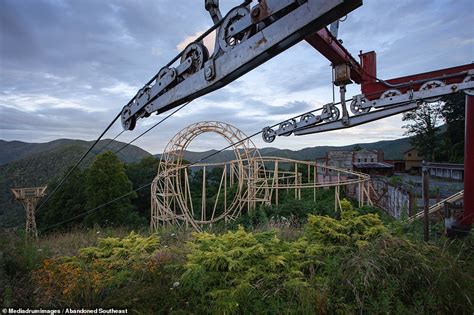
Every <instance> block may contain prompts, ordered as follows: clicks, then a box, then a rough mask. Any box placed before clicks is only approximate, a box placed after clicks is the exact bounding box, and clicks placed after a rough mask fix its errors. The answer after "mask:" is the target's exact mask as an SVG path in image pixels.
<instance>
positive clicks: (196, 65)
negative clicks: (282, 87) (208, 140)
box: [121, 0, 362, 130]
mask: <svg viewBox="0 0 474 315" xmlns="http://www.w3.org/2000/svg"><path fill="white" fill-rule="evenodd" d="M253 3H254V1H252V0H246V1H244V3H243V4H241V5H240V6H237V7H235V8H233V9H231V10H230V11H229V12H228V13H227V14H226V15H225V17H224V18H222V15H221V13H220V10H219V1H218V0H206V1H205V8H206V10H207V11H208V12H209V14H210V16H211V19H212V20H213V23H214V25H213V26H212V27H211V28H210V29H209V30H208V31H206V32H205V33H204V34H203V35H202V36H200V37H199V38H198V39H196V41H194V42H193V43H191V44H189V45H188V46H187V47H186V48H185V49H184V51H182V52H181V53H180V54H179V55H178V56H176V57H175V58H174V59H173V60H171V61H170V62H169V63H168V64H167V65H166V66H165V67H163V68H162V69H161V70H160V71H159V72H158V73H157V74H156V75H155V76H153V78H152V79H151V80H149V81H148V82H147V84H145V86H144V87H143V88H142V89H140V90H139V91H138V93H137V94H136V95H135V96H134V97H133V98H132V100H130V102H128V104H127V105H125V106H124V108H123V109H122V114H121V121H122V126H123V128H124V129H126V130H132V129H133V128H134V127H135V124H136V121H137V119H140V118H145V117H148V116H150V115H151V114H152V113H154V112H157V113H163V112H165V111H167V110H170V109H172V108H174V107H176V106H179V105H181V104H184V103H186V102H189V101H191V100H193V99H195V98H197V97H199V96H202V95H205V94H207V93H209V92H212V91H214V90H217V89H219V88H222V87H223V86H225V85H227V84H229V83H230V82H232V81H234V80H236V79H237V78H239V77H240V76H242V75H244V74H245V73H247V72H249V71H250V70H252V69H254V68H256V67H258V66H259V65H261V64H262V63H264V62H266V61H267V60H269V59H271V58H273V57H275V56H276V55H278V54H279V53H281V52H283V51H284V50H286V49H288V48H290V47H291V46H293V45H295V44H297V43H298V42H300V41H301V40H303V39H305V38H306V37H307V36H309V35H311V34H313V33H314V32H315V31H318V30H320V29H323V28H324V27H325V26H326V25H328V24H330V23H332V22H334V21H338V20H339V19H340V18H341V17H343V16H345V15H347V14H348V13H350V12H351V11H353V10H354V9H356V8H357V7H359V6H361V5H362V0H259V1H258V3H256V4H254V5H252V4H253ZM213 31H215V32H216V42H215V45H214V52H213V54H212V55H211V56H209V52H208V49H207V48H206V47H205V46H204V44H203V39H204V37H205V36H208V35H209V34H210V33H211V32H213ZM178 60H179V64H178V65H176V66H173V64H175V63H176V62H178Z"/></svg>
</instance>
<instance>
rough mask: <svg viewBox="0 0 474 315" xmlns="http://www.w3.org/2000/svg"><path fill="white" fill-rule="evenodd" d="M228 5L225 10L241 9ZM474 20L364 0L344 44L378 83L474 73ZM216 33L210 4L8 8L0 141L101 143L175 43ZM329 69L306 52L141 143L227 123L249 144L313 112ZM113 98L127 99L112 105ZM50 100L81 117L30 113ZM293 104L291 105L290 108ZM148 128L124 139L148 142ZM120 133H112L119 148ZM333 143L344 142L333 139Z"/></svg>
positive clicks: (86, 1) (417, 5)
mask: <svg viewBox="0 0 474 315" xmlns="http://www.w3.org/2000/svg"><path fill="white" fill-rule="evenodd" d="M221 2H222V4H223V5H225V6H226V8H230V6H231V5H238V4H239V2H238V1H221ZM223 11H225V10H223ZM473 12H474V2H472V1H470V0H457V1H431V0H430V1H429V0H421V1H410V0H405V1H389V0H386V1H381V0H366V1H364V5H363V6H362V7H361V8H359V9H357V10H356V11H355V12H353V13H352V14H350V15H349V16H348V19H347V21H346V22H344V23H342V24H341V29H340V36H341V38H342V39H343V40H344V45H345V46H346V47H347V48H348V49H349V51H351V52H352V53H353V55H355V56H356V55H357V53H358V51H359V50H360V49H362V50H364V51H368V50H372V49H374V50H376V51H377V53H378V70H379V76H381V77H384V78H390V77H395V76H399V75H404V74H410V73H413V72H417V71H429V70H431V69H437V68H441V67H445V66H454V65H456V64H460V63H468V62H471V61H473V60H472V51H473V49H474V46H473V43H472V39H473V38H474V34H473V30H472V27H470V25H471V24H472V20H473V19H474V13H473ZM210 25H211V20H210V18H209V16H208V14H207V12H206V11H205V10H204V8H203V1H193V0H180V1H176V0H135V1H126V0H107V1H105V0H103V1H102V0H101V1H97V0H80V1H78V0H77V1H76V0H22V1H18V0H1V1H0V68H1V72H0V86H1V88H0V105H8V108H7V107H0V115H1V116H0V128H1V129H0V132H1V135H0V137H1V138H7V139H8V140H12V139H19V138H20V139H21V140H26V141H38V139H41V140H45V141H46V140H52V139H54V138H55V137H56V134H61V135H65V134H67V135H70V137H74V138H89V139H90V138H93V137H95V136H97V134H99V132H100V131H101V130H102V129H103V128H104V127H105V125H107V123H108V122H109V120H111V119H112V117H114V115H115V114H116V113H117V112H118V111H119V110H120V109H121V107H122V106H123V105H124V104H125V103H126V102H127V101H128V100H129V98H130V97H132V95H127V93H128V92H125V90H127V91H128V90H129V89H130V90H133V88H134V87H139V86H141V85H142V84H144V83H145V82H146V81H147V80H148V79H149V78H150V77H151V76H152V75H154V74H155V72H157V71H158V70H159V69H160V67H161V66H163V65H164V64H166V63H167V62H168V61H169V60H170V59H171V58H172V57H174V55H175V54H176V53H177V51H176V45H177V44H178V43H179V42H180V41H182V40H183V39H184V38H185V37H187V36H190V35H192V34H195V33H196V32H198V31H202V30H203V29H205V28H206V27H208V26H210ZM456 38H458V39H456ZM462 39H471V42H470V43H469V41H467V42H462ZM157 51H158V52H159V53H157ZM328 64H329V63H328V61H327V60H325V59H324V58H323V57H321V56H320V55H318V53H317V52H316V51H315V50H314V49H313V48H311V47H310V46H309V45H307V44H306V43H302V44H299V45H296V46H295V47H292V48H291V49H289V50H288V51H286V52H284V53H282V54H281V55H279V56H277V57H276V58H274V59H273V60H270V61H269V62H267V63H266V64H265V65H262V66H261V67H259V68H257V69H255V70H253V71H252V72H251V73H250V74H248V75H246V76H244V77H242V78H241V79H239V80H237V81H236V82H233V83H232V84H230V85H229V86H227V87H226V88H224V89H221V90H219V91H216V92H214V93H212V94H210V95H207V96H205V97H203V98H202V99H200V100H196V101H194V102H193V103H192V104H191V105H190V106H193V108H196V110H192V111H189V112H185V115H184V116H178V117H173V118H172V119H170V120H168V121H167V122H166V123H164V124H163V128H157V130H156V133H154V134H155V135H158V136H156V138H153V137H151V138H148V137H147V138H145V137H144V140H143V142H142V141H140V142H139V143H140V144H142V145H143V146H144V147H145V148H146V149H150V151H154V152H159V147H161V146H163V145H164V144H165V143H166V142H167V140H168V139H169V138H170V137H171V136H172V135H174V133H176V132H177V131H179V130H180V129H182V128H183V127H184V126H185V125H186V124H189V123H193V122H196V121H199V120H206V119H216V120H221V121H228V122H230V123H232V124H234V125H236V126H237V127H239V128H242V129H243V130H244V131H245V132H248V133H251V132H253V131H256V130H259V129H261V128H262V127H263V126H265V125H269V124H273V123H275V122H276V121H275V120H276V119H277V118H278V119H280V118H282V116H283V117H285V116H289V117H291V116H293V115H294V114H298V113H302V112H304V111H307V110H309V109H312V108H311V106H310V105H308V103H307V101H308V100H311V93H313V94H314V97H315V98H316V97H319V98H320V97H322V96H321V94H319V95H318V94H317V93H319V92H321V91H322V88H324V87H327V91H330V88H331V86H330V82H331V72H330V67H329V66H328ZM117 86H127V87H129V88H127V89H124V92H123V93H110V91H111V90H113V88H114V87H117ZM351 88H353V89H355V90H357V89H356V87H355V86H353V87H351ZM264 89H265V90H266V91H263V90H264ZM107 91H109V92H107ZM268 91H270V93H269V92H268ZM131 94H133V93H131ZM300 94H304V95H305V97H300ZM323 94H324V93H323ZM326 94H330V93H329V92H328V93H326ZM9 95H10V96H11V95H14V96H17V97H20V98H21V97H23V98H24V99H26V101H23V102H24V103H25V102H26V104H28V102H29V101H31V104H32V105H31V108H28V105H25V104H19V103H18V102H17V101H15V99H13V101H10V102H9V103H7V102H6V101H5V99H7V98H8V96H9ZM44 96H50V97H52V98H54V99H55V100H59V101H60V100H63V101H64V102H65V103H71V102H74V103H77V104H78V105H80V108H69V109H68V108H66V109H64V108H57V106H58V105H60V104H58V102H59V101H55V103H54V104H53V103H44V102H43V103H39V104H36V103H35V98H41V97H43V98H44ZM280 97H281V98H283V97H285V98H284V99H279V98H280ZM325 97H329V96H328V95H325ZM291 98H292V99H293V100H295V101H293V102H288V101H289V100H291ZM296 100H299V101H296ZM36 101H37V100H36ZM303 101H305V102H303ZM311 101H312V100H311ZM327 101H329V99H327ZM15 102H17V103H16V104H15ZM277 105H278V106H277ZM25 106H26V107H25ZM12 107H14V108H12ZM15 108H16V109H15ZM83 108H88V109H89V111H90V110H95V111H97V110H100V111H101V112H95V113H90V112H89V111H86V110H84V109H83ZM26 109H27V110H26ZM186 113H188V114H186ZM155 119H156V118H152V117H150V118H149V119H148V120H147V121H146V123H147V124H148V123H150V122H152V121H156V120H155ZM143 122H144V121H140V124H139V126H138V127H137V130H136V131H134V132H130V133H126V134H124V136H123V137H124V139H132V138H133V136H134V135H137V134H138V132H139V131H140V130H144V129H145V128H146V126H145V124H144V123H143ZM391 123H392V124H396V123H394V122H391ZM361 128H362V127H361ZM363 128H368V129H370V127H363ZM119 130H120V128H119V127H118V126H117V127H114V129H113V132H111V134H112V136H114V135H115V134H113V133H114V132H118V131H119ZM33 131H34V132H33ZM154 132H155V131H154ZM321 137H322V136H321ZM324 137H326V136H324ZM328 137H329V138H331V139H342V140H341V141H349V140H344V139H345V137H344V136H341V135H339V134H337V133H331V134H329V136H328ZM338 137H339V138H338ZM371 137H372V136H371ZM346 138H347V137H346ZM148 139H152V140H148ZM292 139H293V138H292ZM292 139H286V140H284V141H282V142H281V143H282V145H284V146H289V147H291V146H298V145H299V144H303V143H306V142H305V141H306V140H303V139H304V138H303V137H300V138H296V139H294V140H292ZM347 139H349V138H347ZM374 139H375V138H374Z"/></svg>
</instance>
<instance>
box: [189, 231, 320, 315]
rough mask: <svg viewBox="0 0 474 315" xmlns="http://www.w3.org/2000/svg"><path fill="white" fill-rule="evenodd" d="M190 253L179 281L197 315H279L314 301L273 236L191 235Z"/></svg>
mask: <svg viewBox="0 0 474 315" xmlns="http://www.w3.org/2000/svg"><path fill="white" fill-rule="evenodd" d="M189 247H190V250H191V253H190V254H189V255H188V262H187V263H186V265H185V269H186V271H185V272H184V274H183V276H182V281H183V284H184V285H185V287H186V289H188V290H189V292H190V293H189V296H193V297H194V299H193V307H194V308H195V310H196V311H197V312H198V313H200V312H211V313H224V314H225V313H252V314H259V313H282V312H283V313H284V312H285V311H287V312H289V311H290V310H294V309H299V310H304V309H307V310H309V309H310V304H312V303H313V301H314V300H315V296H314V294H313V292H312V290H311V288H310V287H309V286H308V284H307V283H306V282H305V281H304V278H303V273H302V272H301V271H300V270H299V264H298V261H297V258H298V257H297V256H294V255H293V251H292V250H291V244H290V243H288V242H284V241H281V240H279V239H278V238H277V237H276V235H275V233H274V232H262V233H248V232H245V231H244V229H243V228H242V227H240V228H239V229H238V230H237V231H236V232H227V233H225V234H223V235H214V234H208V233H201V234H194V237H193V240H192V241H191V242H190V243H189Z"/></svg>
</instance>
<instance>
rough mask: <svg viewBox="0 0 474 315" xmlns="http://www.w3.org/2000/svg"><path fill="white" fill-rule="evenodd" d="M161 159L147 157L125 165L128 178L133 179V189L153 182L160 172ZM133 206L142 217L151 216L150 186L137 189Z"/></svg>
mask: <svg viewBox="0 0 474 315" xmlns="http://www.w3.org/2000/svg"><path fill="white" fill-rule="evenodd" d="M159 163H160V161H159V160H158V159H157V158H155V157H153V156H150V157H146V158H144V159H142V160H141V161H140V162H137V163H130V164H127V165H126V166H125V170H126V173H127V176H128V178H129V179H130V180H131V181H132V184H133V189H137V188H139V187H142V186H143V185H146V184H148V183H151V182H152V181H153V178H155V176H156V173H157V172H158V164H159ZM132 204H133V207H134V209H135V211H137V212H138V213H139V214H140V215H141V216H142V217H144V218H147V219H149V218H150V211H151V209H150V188H144V189H141V190H139V191H137V198H135V199H134V200H132Z"/></svg>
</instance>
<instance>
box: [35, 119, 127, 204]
mask: <svg viewBox="0 0 474 315" xmlns="http://www.w3.org/2000/svg"><path fill="white" fill-rule="evenodd" d="M120 115H121V113H118V114H117V116H115V118H114V119H113V120H112V122H111V123H110V124H109V125H108V126H107V128H105V130H104V131H103V132H102V133H101V134H100V136H99V137H98V138H97V139H96V140H95V141H94V143H93V144H92V145H91V146H90V147H89V149H88V150H87V151H86V152H85V153H84V154H83V155H82V156H81V158H80V159H79V160H78V161H77V162H76V164H75V165H74V166H73V167H72V168H71V169H70V170H69V172H68V173H67V174H66V175H65V176H63V178H62V179H61V180H60V181H59V184H58V185H57V186H56V187H55V188H54V189H53V191H52V192H51V193H50V194H48V196H47V197H46V199H45V200H44V201H43V202H42V203H41V205H40V206H39V207H38V209H37V210H36V211H39V210H41V208H43V207H44V205H45V204H46V203H47V202H48V200H49V199H51V197H52V196H53V195H54V194H55V193H56V192H57V191H58V189H59V188H60V187H61V186H62V184H63V183H64V181H65V180H66V179H67V178H68V177H69V176H70V175H71V174H72V172H73V171H74V170H75V169H76V168H77V167H78V166H79V164H81V162H82V161H83V160H84V159H85V158H86V156H87V155H88V154H89V153H90V152H91V151H92V149H93V148H94V147H95V146H96V145H97V143H99V141H100V139H102V137H103V136H104V135H105V134H106V132H107V131H109V129H110V128H111V127H112V125H113V124H114V123H115V122H116V121H117V119H119V117H120Z"/></svg>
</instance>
